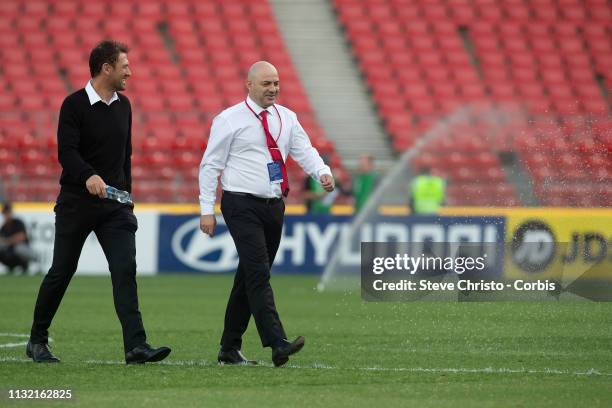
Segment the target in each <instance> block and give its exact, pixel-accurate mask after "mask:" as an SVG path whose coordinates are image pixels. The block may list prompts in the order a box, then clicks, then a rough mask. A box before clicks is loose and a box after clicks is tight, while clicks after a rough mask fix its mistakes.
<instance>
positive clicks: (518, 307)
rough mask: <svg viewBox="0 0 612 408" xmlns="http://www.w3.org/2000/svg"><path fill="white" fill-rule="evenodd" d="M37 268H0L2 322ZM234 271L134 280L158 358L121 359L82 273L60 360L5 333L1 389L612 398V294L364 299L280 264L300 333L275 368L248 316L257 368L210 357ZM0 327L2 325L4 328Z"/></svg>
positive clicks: (106, 297)
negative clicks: (37, 354)
mask: <svg viewBox="0 0 612 408" xmlns="http://www.w3.org/2000/svg"><path fill="white" fill-rule="evenodd" d="M40 281H41V277H40V276H37V277H6V276H4V277H0V311H1V313H0V332H2V333H12V334H20V333H28V332H29V326H30V324H31V315H32V309H33V305H34V301H35V297H36V292H37V289H38V285H39V284H40ZM231 283H232V277H231V276H227V275H225V276H169V275H166V276H157V277H146V278H140V279H139V294H140V304H141V310H142V314H143V319H144V323H145V327H146V329H147V333H148V336H149V341H150V343H152V344H153V345H168V346H171V347H172V349H173V352H172V354H171V355H170V357H169V358H168V359H167V360H166V361H165V362H164V363H162V364H150V365H145V366H125V365H124V364H122V363H121V362H122V361H123V350H122V345H121V333H120V327H119V322H118V320H117V318H116V316H115V312H114V309H113V305H112V294H111V284H110V278H109V277H78V278H75V279H74V280H73V282H72V284H71V286H70V287H69V289H68V292H67V294H66V297H65V298H64V301H63V303H62V305H61V306H60V310H59V312H58V314H57V316H56V319H55V321H54V324H53V326H52V329H51V337H52V338H53V340H54V342H53V343H52V347H53V351H54V352H55V353H56V355H57V356H58V357H60V358H61V359H62V363H61V364H56V365H40V364H34V363H32V362H29V361H27V360H26V358H25V355H24V347H23V346H19V347H7V346H6V345H7V344H9V343H14V342H16V341H23V339H17V338H14V337H10V336H7V335H6V334H3V335H0V390H1V392H2V395H1V396H0V406H4V405H11V406H13V405H14V406H38V407H40V406H43V405H45V406H47V405H48V404H50V405H56V406H57V405H58V404H57V403H51V402H49V403H43V404H41V402H40V401H33V402H28V401H17V402H11V401H9V400H8V399H7V390H9V389H16V388H18V389H50V388H59V389H65V388H69V389H71V390H72V392H73V395H74V401H71V402H65V403H64V404H59V405H63V406H69V407H76V406H86V407H109V406H112V407H113V408H118V407H145V406H146V407H169V406H177V407H183V406H194V407H216V406H222V407H275V406H284V407H289V406H303V407H338V406H350V407H359V406H364V407H365V406H367V407H371V406H377V407H385V408H386V407H392V406H398V407H405V406H415V407H446V406H448V407H464V406H468V407H469V406H475V407H501V406H508V407H517V406H525V407H527V406H529V407H531V406H537V407H554V408H558V407H564V406H588V407H596V406H601V407H609V406H612V304H606V303H590V302H574V303H571V302H568V303H557V302H540V303H537V302H523V303H505V302H504V303H501V302H500V303H442V302H406V303H365V302H363V301H362V300H361V299H360V297H359V294H358V293H352V294H348V293H334V292H330V293H317V292H316V291H315V289H314V288H315V285H316V278H314V277H304V276H275V277H273V279H272V285H273V288H274V291H275V296H276V301H277V307H278V310H279V312H280V315H281V318H282V320H283V323H284V325H285V329H286V330H287V333H288V334H289V336H290V337H292V338H293V337H294V336H297V335H304V336H305V337H306V346H305V348H304V350H302V352H301V353H299V354H297V355H296V356H293V357H292V358H291V360H290V362H289V365H287V366H285V367H283V368H274V367H272V365H271V361H270V350H269V349H263V348H262V347H261V343H260V342H259V337H258V336H257V331H256V330H255V327H254V323H253V321H252V320H251V324H250V326H249V329H248V331H247V333H246V335H245V339H244V340H245V341H244V345H243V352H244V353H245V354H246V355H247V356H248V357H250V358H253V359H256V360H259V361H261V362H262V364H261V365H260V366H257V367H227V366H224V367H220V366H218V365H216V363H215V362H216V355H217V352H218V341H219V337H220V334H221V330H222V323H223V313H224V309H225V303H226V300H227V295H228V293H229V288H230V286H231ZM3 336H4V337H3Z"/></svg>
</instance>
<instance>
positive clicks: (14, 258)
mask: <svg viewBox="0 0 612 408" xmlns="http://www.w3.org/2000/svg"><path fill="white" fill-rule="evenodd" d="M0 263H1V264H3V265H5V266H6V267H7V268H8V271H9V273H10V272H12V271H13V269H15V268H16V267H18V266H21V267H22V268H23V273H27V271H28V263H29V262H28V260H27V259H25V258H23V257H21V256H19V255H17V253H16V252H15V247H14V246H7V247H5V248H2V249H0Z"/></svg>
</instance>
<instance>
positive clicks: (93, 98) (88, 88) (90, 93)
mask: <svg viewBox="0 0 612 408" xmlns="http://www.w3.org/2000/svg"><path fill="white" fill-rule="evenodd" d="M85 92H87V97H88V98H89V104H90V105H93V104H94V103H96V102H100V101H102V102H104V103H106V104H107V105H109V106H110V104H111V103H113V102H115V101H118V100H119V95H117V92H113V96H112V97H111V99H110V101H108V102H106V101H105V100H104V99H102V98H100V95H98V93H97V92H96V90H95V89H94V87H93V85H92V84H91V81H87V85H85Z"/></svg>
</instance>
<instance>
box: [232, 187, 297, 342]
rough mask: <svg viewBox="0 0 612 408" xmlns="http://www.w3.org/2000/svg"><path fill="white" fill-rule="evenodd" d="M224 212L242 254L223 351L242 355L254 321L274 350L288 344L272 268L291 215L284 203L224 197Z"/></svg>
mask: <svg viewBox="0 0 612 408" xmlns="http://www.w3.org/2000/svg"><path fill="white" fill-rule="evenodd" d="M221 212H222V213H223V218H224V219H225V223H226V224H227V227H228V229H229V231H230V234H231V235H232V238H233V240H234V243H235V244H236V250H237V251H238V258H239V263H238V270H237V271H236V276H235V278H234V286H233V287H232V291H231V293H230V297H229V301H228V302H227V309H226V311H225V326H224V329H223V336H222V337H221V347H222V348H223V349H231V348H234V349H240V348H241V345H242V335H243V334H244V332H245V331H246V329H247V326H248V324H249V319H250V318H251V315H253V318H254V320H255V325H256V326H257V331H258V332H259V337H260V338H261V344H262V345H263V346H264V347H272V346H274V345H275V344H277V343H279V342H280V341H281V340H283V339H286V338H287V336H286V334H285V330H284V329H283V325H282V323H281V321H280V318H279V317H278V312H277V311H276V306H275V304H274V294H273V293H272V287H271V286H270V268H271V267H272V263H273V262H274V257H275V256H276V251H277V250H278V246H279V244H280V239H281V232H282V229H283V217H284V215H285V203H284V202H283V200H280V199H279V200H275V201H268V202H266V201H263V200H258V199H257V198H255V197H251V196H245V195H237V194H234V193H228V192H224V193H223V197H222V199H221Z"/></svg>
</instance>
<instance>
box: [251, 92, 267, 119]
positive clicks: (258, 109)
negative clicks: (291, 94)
mask: <svg viewBox="0 0 612 408" xmlns="http://www.w3.org/2000/svg"><path fill="white" fill-rule="evenodd" d="M247 103H248V104H249V106H250V107H251V109H253V112H255V113H256V114H257V115H261V112H262V111H264V110H265V111H268V110H267V109H264V108H262V107H261V106H259V105H258V104H257V103H256V102H255V101H254V100H252V99H251V97H250V96H248V95H247ZM268 112H269V111H268Z"/></svg>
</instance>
